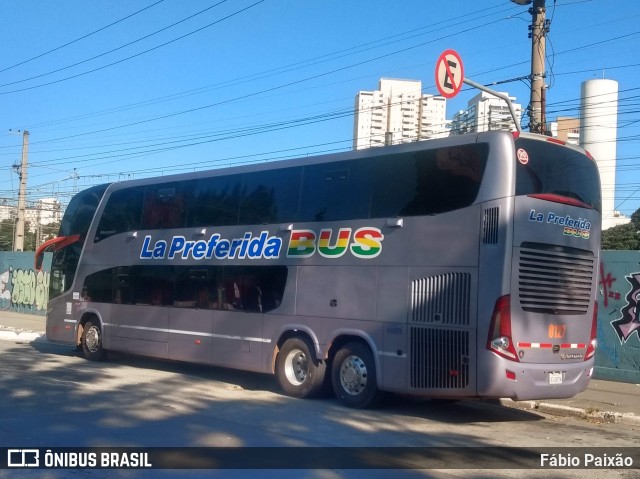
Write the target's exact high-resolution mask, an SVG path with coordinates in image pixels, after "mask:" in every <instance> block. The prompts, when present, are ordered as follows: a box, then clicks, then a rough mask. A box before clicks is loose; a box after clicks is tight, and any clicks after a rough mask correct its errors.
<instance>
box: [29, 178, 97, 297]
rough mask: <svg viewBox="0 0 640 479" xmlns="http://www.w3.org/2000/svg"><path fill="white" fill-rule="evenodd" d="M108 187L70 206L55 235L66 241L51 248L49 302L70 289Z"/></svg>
mask: <svg viewBox="0 0 640 479" xmlns="http://www.w3.org/2000/svg"><path fill="white" fill-rule="evenodd" d="M107 186H108V185H98V186H94V187H93V188H89V189H88V190H85V191H83V192H81V193H79V194H77V195H76V196H74V197H73V199H72V200H71V201H70V202H69V206H67V210H66V212H65V214H64V217H63V218H62V222H61V223H60V231H59V233H58V238H66V241H63V242H59V243H58V246H57V247H55V246H54V247H55V250H54V252H53V258H52V260H51V284H50V289H49V296H50V298H55V297H56V296H59V295H61V294H62V293H63V292H65V291H67V290H68V289H69V288H70V287H71V284H72V282H73V278H74V276H75V273H76V270H77V268H78V261H79V260H80V253H81V251H82V247H83V246H84V242H85V239H86V237H87V232H88V231H89V227H90V226H91V221H92V220H93V217H94V215H95V212H96V209H97V208H98V204H99V203H100V200H101V199H102V196H103V195H104V192H105V190H106V189H107ZM38 252H39V253H40V256H41V255H42V254H44V250H42V251H40V250H39V251H38ZM37 259H38V258H36V260H37Z"/></svg>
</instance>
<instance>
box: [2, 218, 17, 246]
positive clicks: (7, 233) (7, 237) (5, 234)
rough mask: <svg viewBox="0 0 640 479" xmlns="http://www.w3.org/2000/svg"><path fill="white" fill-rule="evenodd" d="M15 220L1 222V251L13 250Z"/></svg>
mask: <svg viewBox="0 0 640 479" xmlns="http://www.w3.org/2000/svg"><path fill="white" fill-rule="evenodd" d="M14 227H15V220H12V219H7V220H2V221H0V251H12V250H13V232H14Z"/></svg>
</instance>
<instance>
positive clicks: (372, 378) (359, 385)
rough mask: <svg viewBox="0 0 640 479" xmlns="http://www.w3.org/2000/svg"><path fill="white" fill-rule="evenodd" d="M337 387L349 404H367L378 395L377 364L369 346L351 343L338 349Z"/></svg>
mask: <svg viewBox="0 0 640 479" xmlns="http://www.w3.org/2000/svg"><path fill="white" fill-rule="evenodd" d="M331 380H332V383H333V391H334V392H335V394H336V396H337V398H338V399H339V400H340V401H341V402H342V403H343V404H344V405H345V406H348V407H352V408H358V409H362V408H366V407H369V406H372V405H374V404H375V402H376V401H377V399H378V396H379V395H378V386H377V384H376V365H375V361H374V359H373V354H372V353H371V349H369V347H368V346H366V345H364V344H362V343H357V342H353V343H348V344H346V345H344V346H343V347H342V348H340V349H339V350H338V352H337V353H336V355H335V357H334V358H333V367H332V370H331Z"/></svg>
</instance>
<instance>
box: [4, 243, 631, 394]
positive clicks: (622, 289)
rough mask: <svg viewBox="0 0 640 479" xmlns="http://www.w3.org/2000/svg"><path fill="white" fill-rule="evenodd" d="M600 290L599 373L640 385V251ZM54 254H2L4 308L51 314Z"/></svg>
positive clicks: (602, 281)
mask: <svg viewBox="0 0 640 479" xmlns="http://www.w3.org/2000/svg"><path fill="white" fill-rule="evenodd" d="M600 259H601V261H600V278H599V291H598V349H597V352H596V369H595V374H594V376H595V377H596V378H599V379H608V380H611V381H620V382H631V383H637V384H640V317H639V314H638V311H639V310H640V308H638V306H637V303H638V301H640V251H603V252H602V254H601V258H600ZM50 267H51V253H47V254H45V260H44V265H43V269H42V271H41V272H36V271H35V270H34V268H33V253H28V252H26V253H13V252H0V310H11V311H15V312H19V313H26V314H36V315H40V316H44V315H45V311H46V304H47V299H48V291H49V289H48V288H49V271H50Z"/></svg>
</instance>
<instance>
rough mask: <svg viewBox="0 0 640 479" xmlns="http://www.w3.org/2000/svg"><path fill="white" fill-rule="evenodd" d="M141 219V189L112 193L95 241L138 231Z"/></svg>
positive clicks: (128, 189)
mask: <svg viewBox="0 0 640 479" xmlns="http://www.w3.org/2000/svg"><path fill="white" fill-rule="evenodd" d="M141 217H142V189H141V188H126V189H124V190H117V191H114V192H113V193H112V194H111V196H110V197H109V200H108V201H107V205H106V206H105V208H104V211H103V212H102V217H101V218H100V223H99V224H98V230H97V232H96V237H95V241H96V242H97V241H100V240H103V239H105V238H108V237H109V236H112V235H115V234H118V233H124V232H127V231H135V230H137V229H140V220H141Z"/></svg>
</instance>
